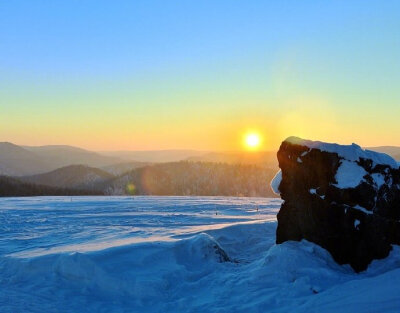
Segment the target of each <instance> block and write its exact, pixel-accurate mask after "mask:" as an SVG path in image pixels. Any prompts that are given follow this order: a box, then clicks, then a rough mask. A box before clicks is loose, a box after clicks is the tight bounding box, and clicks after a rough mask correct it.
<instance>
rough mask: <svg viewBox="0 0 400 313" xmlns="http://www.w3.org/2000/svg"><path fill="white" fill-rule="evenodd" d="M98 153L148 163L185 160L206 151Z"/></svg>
mask: <svg viewBox="0 0 400 313" xmlns="http://www.w3.org/2000/svg"><path fill="white" fill-rule="evenodd" d="M99 153H101V154H103V155H107V156H112V157H117V158H120V159H123V160H130V161H133V160H134V161H137V162H149V163H168V162H178V161H183V160H186V159H187V158H190V157H195V156H201V155H204V154H206V153H208V151H198V150H185V149H175V150H143V151H134V150H133V151H100V152H99Z"/></svg>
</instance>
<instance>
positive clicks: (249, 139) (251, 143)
mask: <svg viewBox="0 0 400 313" xmlns="http://www.w3.org/2000/svg"><path fill="white" fill-rule="evenodd" d="M245 142H246V146H247V147H249V148H252V149H254V148H257V147H258V146H259V145H260V143H261V138H260V135H258V134H254V133H251V134H247V135H246V137H245Z"/></svg>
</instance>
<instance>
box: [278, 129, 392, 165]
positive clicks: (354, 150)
mask: <svg viewBox="0 0 400 313" xmlns="http://www.w3.org/2000/svg"><path fill="white" fill-rule="evenodd" d="M285 141H286V142H289V143H291V144H296V145H301V146H306V147H308V148H310V149H318V150H321V151H325V152H331V153H337V154H338V155H339V156H340V157H342V158H344V159H346V160H348V161H353V162H355V161H359V160H360V158H363V159H371V160H372V161H373V163H374V165H377V164H382V165H389V166H390V167H392V168H395V169H397V168H399V164H398V162H397V161H395V160H394V159H393V158H392V157H391V156H389V155H387V154H385V153H380V152H375V151H371V150H364V149H362V148H361V147H360V146H359V145H357V144H355V143H353V144H351V145H339V144H337V143H326V142H321V141H312V140H306V139H302V138H299V137H295V136H292V137H289V138H287V139H286V140H285Z"/></svg>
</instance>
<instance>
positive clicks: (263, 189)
mask: <svg viewBox="0 0 400 313" xmlns="http://www.w3.org/2000/svg"><path fill="white" fill-rule="evenodd" d="M276 171H277V170H276V169H271V168H267V167H264V166H261V165H242V164H223V163H211V162H184V161H182V162H173V163H163V164H156V165H151V166H145V167H142V168H138V169H134V170H132V171H130V172H128V173H126V174H124V175H121V176H119V177H117V178H116V179H115V180H113V181H112V182H111V184H110V185H109V186H108V187H107V188H106V190H105V193H106V194H110V195H120V194H132V195H178V196H185V195H197V196H247V197H254V196H257V197H276V195H275V194H274V193H273V192H272V190H271V188H270V186H269V182H270V181H271V179H272V178H273V176H274V175H275V173H276Z"/></svg>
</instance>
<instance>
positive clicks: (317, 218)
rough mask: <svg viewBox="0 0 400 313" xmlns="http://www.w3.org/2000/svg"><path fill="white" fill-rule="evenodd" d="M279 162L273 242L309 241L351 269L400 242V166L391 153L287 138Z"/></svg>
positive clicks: (385, 252)
mask: <svg viewBox="0 0 400 313" xmlns="http://www.w3.org/2000/svg"><path fill="white" fill-rule="evenodd" d="M278 161H279V167H280V168H281V173H280V174H279V175H277V176H276V179H274V181H273V182H272V184H271V185H272V186H273V188H274V189H275V190H276V191H277V192H279V193H280V195H281V197H282V199H283V200H284V203H283V204H282V207H281V209H280V211H279V214H278V229H277V236H276V242H277V243H282V242H284V241H287V240H301V239H306V240H309V241H312V242H314V243H316V244H318V245H320V246H322V247H323V248H325V249H327V250H328V251H329V252H330V253H331V254H332V256H333V258H334V259H335V260H336V261H337V262H338V263H340V264H350V265H351V266H352V267H353V268H354V270H355V271H362V270H365V269H366V268H367V266H368V264H369V263H370V262H371V261H372V260H373V259H380V258H384V257H386V256H387V255H388V254H389V252H390V250H391V245H392V244H400V221H399V220H400V169H399V165H398V164H397V162H396V161H394V160H393V159H392V158H391V157H389V156H387V155H385V154H381V153H375V152H371V151H366V150H362V149H361V148H360V147H359V146H357V145H355V144H353V145H351V146H340V145H336V144H325V143H321V142H312V141H307V140H302V139H300V138H296V137H290V138H288V139H286V140H285V141H284V142H283V143H282V144H281V147H280V149H279V151H278ZM277 189H278V190H277Z"/></svg>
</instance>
